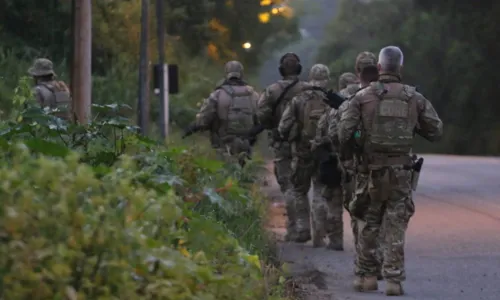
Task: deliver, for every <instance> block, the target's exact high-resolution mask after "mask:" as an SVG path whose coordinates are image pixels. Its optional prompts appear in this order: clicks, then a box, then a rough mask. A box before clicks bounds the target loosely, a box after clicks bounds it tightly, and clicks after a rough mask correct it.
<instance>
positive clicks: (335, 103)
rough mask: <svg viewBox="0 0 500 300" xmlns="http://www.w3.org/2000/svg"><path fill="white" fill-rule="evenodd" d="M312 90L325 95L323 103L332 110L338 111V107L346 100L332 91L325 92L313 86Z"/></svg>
mask: <svg viewBox="0 0 500 300" xmlns="http://www.w3.org/2000/svg"><path fill="white" fill-rule="evenodd" d="M311 89H312V90H314V91H321V92H323V93H324V94H325V96H326V98H323V101H324V102H325V103H326V104H327V105H328V106H330V107H331V108H334V109H339V107H340V105H342V103H344V101H346V100H347V99H346V98H345V97H342V96H341V95H339V94H337V93H335V92H334V91H333V90H331V89H330V90H325V89H324V88H322V87H319V86H313V87H311Z"/></svg>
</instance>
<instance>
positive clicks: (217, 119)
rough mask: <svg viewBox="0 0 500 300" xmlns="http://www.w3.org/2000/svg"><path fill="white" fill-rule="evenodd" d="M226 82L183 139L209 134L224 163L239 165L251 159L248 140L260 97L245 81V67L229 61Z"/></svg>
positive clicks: (217, 89)
mask: <svg viewBox="0 0 500 300" xmlns="http://www.w3.org/2000/svg"><path fill="white" fill-rule="evenodd" d="M224 70H225V74H226V77H225V81H224V82H223V83H222V85H220V86H218V87H217V88H216V89H215V91H213V92H212V93H211V94H210V96H208V98H207V99H205V100H204V102H203V104H202V106H201V108H200V112H199V113H198V114H197V115H196V120H195V122H193V123H192V124H191V125H190V126H189V127H188V128H187V129H186V132H185V133H184V135H183V138H185V137H187V136H189V135H191V134H193V133H194V132H196V131H201V130H209V131H210V140H211V144H212V147H213V148H215V149H217V152H218V153H219V155H221V156H222V158H224V159H225V160H227V161H229V162H233V160H234V159H236V160H237V161H238V162H239V163H240V165H244V164H245V160H246V159H248V158H249V157H250V154H251V146H252V145H251V144H252V143H253V141H250V140H248V139H247V133H248V129H249V128H252V127H253V126H255V125H256V124H257V123H258V121H257V115H256V111H257V101H258V99H259V95H258V93H257V92H255V90H254V88H253V87H251V86H249V85H248V84H246V83H245V82H244V81H243V71H244V69H243V65H242V64H241V63H240V62H238V61H230V62H228V63H226V65H225V67H224Z"/></svg>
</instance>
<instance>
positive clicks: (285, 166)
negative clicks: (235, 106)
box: [257, 53, 308, 240]
mask: <svg viewBox="0 0 500 300" xmlns="http://www.w3.org/2000/svg"><path fill="white" fill-rule="evenodd" d="M301 68H302V67H301V65H300V60H299V58H298V57H297V56H296V55H295V54H291V53H287V54H285V55H283V57H282V58H281V60H280V74H281V75H282V76H283V79H281V80H279V81H278V82H276V83H273V84H271V85H270V86H268V87H267V88H266V89H265V90H264V92H263V93H262V94H261V96H260V99H259V104H258V109H257V116H258V119H259V122H260V124H261V125H262V126H263V127H264V128H265V129H267V130H268V136H269V141H270V147H271V148H272V150H273V152H274V174H275V176H276V181H277V182H278V184H279V186H280V189H281V192H282V193H283V195H284V198H285V207H286V213H287V216H288V220H287V234H286V237H285V239H286V240H295V239H296V236H297V234H296V228H295V225H296V213H295V204H294V201H293V195H292V185H291V182H290V176H291V174H292V165H291V164H292V152H291V145H290V143H289V142H288V141H283V140H281V138H280V137H279V133H278V124H279V122H280V119H281V116H282V115H283V112H284V111H285V107H286V106H287V104H288V103H289V102H290V101H291V99H292V98H293V97H295V95H297V94H298V93H300V92H301V91H302V90H303V89H304V88H305V87H307V86H308V83H306V82H303V81H298V76H299V74H300V72H301ZM294 82H296V84H295V85H294V86H293V87H291V88H290V89H289V90H288V91H287V93H286V94H285V95H284V97H283V98H282V100H281V102H280V103H279V104H277V103H276V102H277V100H278V98H279V97H280V95H281V94H282V93H283V92H284V91H285V89H286V88H287V87H288V86H290V85H291V84H293V83H294Z"/></svg>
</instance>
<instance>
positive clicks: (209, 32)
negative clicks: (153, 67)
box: [0, 0, 298, 65]
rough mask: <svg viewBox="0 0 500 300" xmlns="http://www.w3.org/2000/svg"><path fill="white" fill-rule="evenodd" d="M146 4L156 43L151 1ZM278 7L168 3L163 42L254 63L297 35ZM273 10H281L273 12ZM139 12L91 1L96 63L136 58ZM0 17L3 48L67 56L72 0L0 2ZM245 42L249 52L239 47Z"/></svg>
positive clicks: (122, 2) (131, 4) (133, 6)
mask: <svg viewBox="0 0 500 300" xmlns="http://www.w3.org/2000/svg"><path fill="white" fill-rule="evenodd" d="M150 2H151V4H150V9H151V13H150V21H151V33H152V34H151V40H152V42H154V40H155V38H154V37H155V34H154V31H153V29H154V24H155V12H154V9H155V1H153V0H151V1H150ZM282 5H283V1H281V0H275V1H259V0H254V1H234V0H203V1H192V3H191V2H189V1H181V0H166V1H165V12H164V14H165V20H166V22H167V24H166V25H167V28H166V29H167V30H166V31H167V44H168V46H169V47H171V48H172V47H176V49H178V50H179V51H182V52H183V53H187V54H188V55H190V56H209V57H210V58H212V59H215V60H227V59H241V60H242V61H244V62H246V63H248V64H252V65H253V64H257V63H258V62H259V57H260V56H261V54H262V52H263V51H266V50H269V45H271V43H269V39H270V38H272V39H273V40H275V39H277V38H278V39H279V38H285V39H287V40H289V39H292V38H294V37H296V36H297V32H298V31H297V22H296V19H295V18H293V15H292V14H289V13H288V14H287V10H285V9H284V7H286V8H287V9H290V8H288V7H287V6H283V8H281V7H282ZM275 9H281V10H279V11H278V13H276V14H273V11H275ZM140 12H141V1H135V0H134V1H131V0H108V1H99V0H93V16H92V17H93V31H94V32H93V34H94V36H93V48H94V49H93V50H94V59H95V61H96V62H99V63H100V65H102V63H103V62H107V61H109V59H110V58H112V57H116V56H117V55H124V54H126V55H130V56H131V57H137V56H138V52H139V47H138V44H139V38H140V17H141V14H140ZM266 16H267V17H266ZM0 18H1V21H0V37H1V38H2V41H3V43H2V44H3V45H2V47H4V48H9V49H13V48H14V49H16V50H20V49H22V50H23V51H24V53H23V54H26V53H28V54H30V55H39V56H48V57H51V58H53V59H54V60H60V59H62V58H68V57H69V52H70V47H71V36H70V35H71V1H69V0H47V1H36V0H15V1H13V0H0ZM246 42H249V43H251V45H252V47H251V49H244V48H243V47H242V45H243V44H244V43H246ZM266 47H267V48H266ZM152 49H155V48H152Z"/></svg>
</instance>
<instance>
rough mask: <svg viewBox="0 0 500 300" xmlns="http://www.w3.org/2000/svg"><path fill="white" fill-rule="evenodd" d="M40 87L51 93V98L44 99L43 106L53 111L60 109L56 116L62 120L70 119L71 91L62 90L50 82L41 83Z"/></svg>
mask: <svg viewBox="0 0 500 300" xmlns="http://www.w3.org/2000/svg"><path fill="white" fill-rule="evenodd" d="M39 86H40V87H41V88H45V89H47V90H49V91H50V96H49V97H44V99H43V101H44V102H43V103H42V105H43V106H48V107H50V108H52V109H55V108H58V109H59V110H60V111H58V112H55V113H54V115H55V116H57V117H59V118H62V119H68V118H69V117H70V115H71V96H70V93H69V91H67V90H62V89H60V88H59V87H58V86H57V85H54V84H51V83H48V82H42V83H39ZM43 95H45V93H43Z"/></svg>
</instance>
